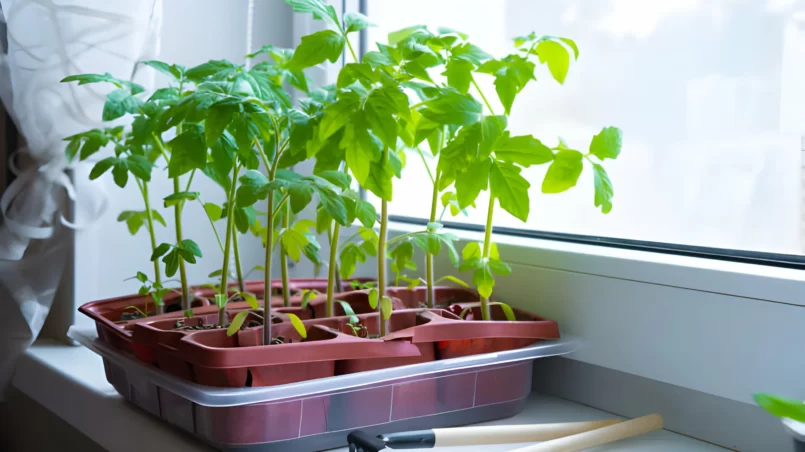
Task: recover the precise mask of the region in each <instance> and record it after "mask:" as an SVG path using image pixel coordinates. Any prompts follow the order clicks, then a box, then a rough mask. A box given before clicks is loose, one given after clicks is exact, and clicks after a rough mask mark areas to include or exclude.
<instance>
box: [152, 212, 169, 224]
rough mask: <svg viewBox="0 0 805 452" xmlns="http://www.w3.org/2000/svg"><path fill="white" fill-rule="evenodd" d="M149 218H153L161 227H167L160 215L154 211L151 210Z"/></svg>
mask: <svg viewBox="0 0 805 452" xmlns="http://www.w3.org/2000/svg"><path fill="white" fill-rule="evenodd" d="M151 217H153V219H154V221H156V222H157V223H160V224H161V225H162V226H167V224H166V223H165V219H164V218H162V215H161V214H160V213H159V212H157V211H156V210H153V209H151Z"/></svg>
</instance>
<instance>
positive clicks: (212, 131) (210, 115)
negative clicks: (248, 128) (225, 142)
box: [204, 105, 237, 148]
mask: <svg viewBox="0 0 805 452" xmlns="http://www.w3.org/2000/svg"><path fill="white" fill-rule="evenodd" d="M235 111H237V107H236V106H233V105H221V106H214V107H212V108H210V109H209V110H208V111H207V118H206V119H205V120H204V133H205V137H206V139H207V147H210V148H211V147H213V146H214V145H215V143H216V142H217V141H218V139H219V138H221V135H222V134H223V133H224V130H225V129H226V127H227V126H228V125H229V123H230V122H232V117H233V116H234V115H235Z"/></svg>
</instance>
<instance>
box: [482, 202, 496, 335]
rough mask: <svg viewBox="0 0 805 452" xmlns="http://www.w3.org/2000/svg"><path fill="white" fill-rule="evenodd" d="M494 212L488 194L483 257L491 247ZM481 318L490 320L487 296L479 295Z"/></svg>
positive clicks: (493, 205) (486, 256)
mask: <svg viewBox="0 0 805 452" xmlns="http://www.w3.org/2000/svg"><path fill="white" fill-rule="evenodd" d="M494 213H495V197H494V196H492V195H491V194H490V195H489V209H488V210H487V212H486V229H485V231H484V249H483V258H484V259H488V258H489V251H490V250H491V249H492V215H493V214H494ZM481 318H482V319H483V320H492V316H491V314H490V312H489V298H487V297H481Z"/></svg>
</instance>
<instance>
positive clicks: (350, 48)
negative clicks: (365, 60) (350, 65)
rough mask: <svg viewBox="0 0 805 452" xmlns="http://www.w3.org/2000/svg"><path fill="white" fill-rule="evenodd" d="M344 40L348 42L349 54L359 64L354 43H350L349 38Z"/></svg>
mask: <svg viewBox="0 0 805 452" xmlns="http://www.w3.org/2000/svg"><path fill="white" fill-rule="evenodd" d="M344 39H346V41H347V48H348V49H349V53H350V54H351V55H352V60H353V61H355V62H356V63H359V61H358V55H356V54H355V49H353V48H352V43H350V42H349V38H348V37H346V36H344Z"/></svg>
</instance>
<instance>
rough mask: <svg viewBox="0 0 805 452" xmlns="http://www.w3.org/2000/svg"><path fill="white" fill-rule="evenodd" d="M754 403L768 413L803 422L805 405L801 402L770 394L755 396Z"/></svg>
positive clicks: (804, 420)
mask: <svg viewBox="0 0 805 452" xmlns="http://www.w3.org/2000/svg"><path fill="white" fill-rule="evenodd" d="M755 402H757V404H758V405H760V406H761V407H762V408H763V409H764V410H766V411H768V412H769V413H771V414H773V415H775V416H777V417H780V418H787V419H792V420H795V421H797V422H805V403H802V401H801V400H792V399H784V398H782V397H777V396H773V395H771V394H765V393H757V394H755Z"/></svg>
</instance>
